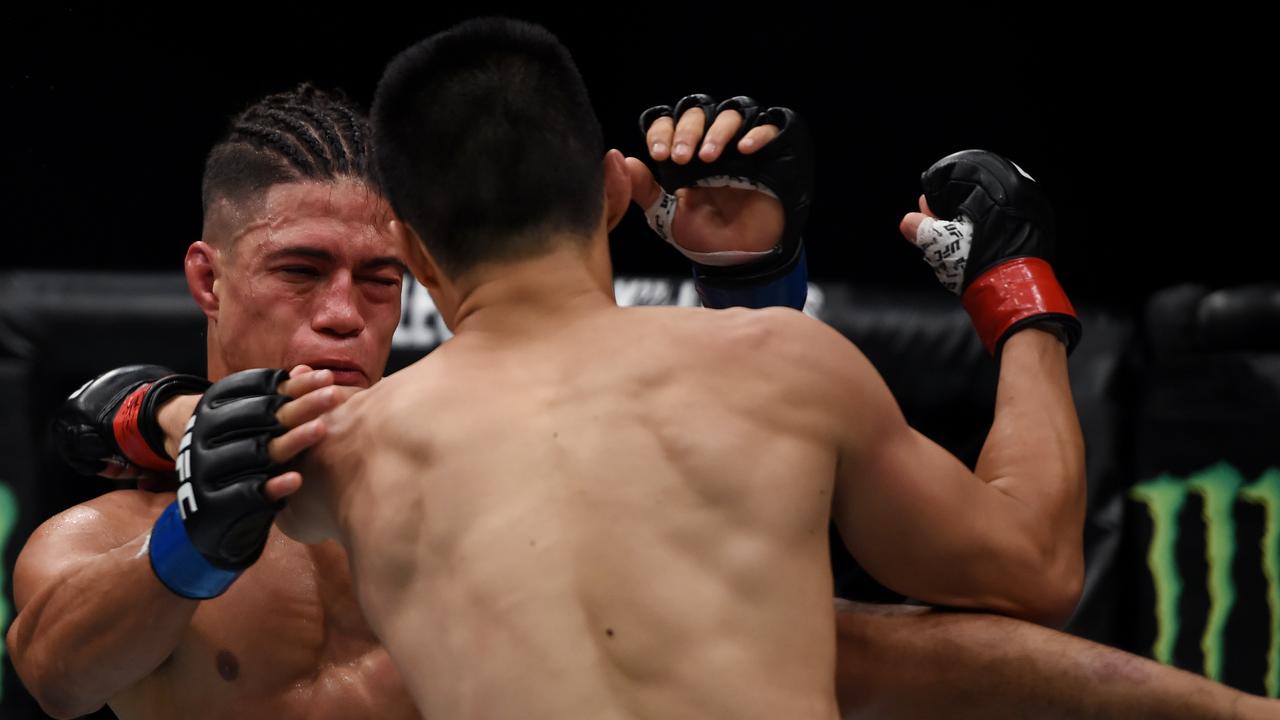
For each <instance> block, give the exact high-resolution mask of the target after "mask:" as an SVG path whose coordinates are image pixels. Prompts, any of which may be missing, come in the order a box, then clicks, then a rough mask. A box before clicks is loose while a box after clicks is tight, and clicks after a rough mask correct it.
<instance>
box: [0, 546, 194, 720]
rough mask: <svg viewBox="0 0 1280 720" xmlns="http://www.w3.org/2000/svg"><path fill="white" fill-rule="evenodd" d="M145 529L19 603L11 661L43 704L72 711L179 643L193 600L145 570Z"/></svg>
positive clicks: (108, 693) (114, 689) (129, 681)
mask: <svg viewBox="0 0 1280 720" xmlns="http://www.w3.org/2000/svg"><path fill="white" fill-rule="evenodd" d="M148 540H149V533H148V534H144V535H142V536H140V537H137V538H135V539H133V540H131V541H130V542H128V543H126V544H124V545H122V546H120V547H118V548H115V549H113V550H110V551H108V552H105V553H103V554H101V555H98V556H96V557H93V558H92V559H89V560H86V561H84V562H83V563H79V564H77V565H74V566H71V567H69V568H68V570H67V572H66V573H65V574H64V575H63V576H62V577H61V578H59V579H58V580H57V581H54V582H50V583H47V584H46V586H45V587H44V588H43V589H41V590H40V591H39V592H38V593H37V594H35V595H34V596H33V597H32V598H31V599H30V600H29V601H28V602H27V603H26V605H25V606H24V607H23V608H22V609H21V612H20V613H19V614H18V616H17V618H15V619H14V622H13V625H12V626H11V628H10V630H9V634H8V643H9V650H10V653H11V654H12V656H13V663H14V666H15V668H16V669H17V670H18V674H19V675H20V676H21V677H22V679H23V682H24V683H25V684H26V686H27V688H28V689H29V690H31V692H32V694H33V695H35V696H36V698H37V699H38V700H39V701H40V704H41V706H43V707H44V708H45V709H46V711H48V712H50V713H51V714H55V715H58V716H69V717H74V716H77V715H82V714H85V713H87V712H91V711H93V710H95V709H97V708H98V707H101V706H102V705H103V704H104V703H105V702H106V701H107V700H108V699H110V698H111V697H112V696H114V695H115V694H116V693H118V692H120V691H122V690H124V689H126V688H128V687H129V686H131V685H133V684H134V683H136V682H137V681H138V680H140V679H142V678H144V677H146V676H147V675H149V674H150V673H151V672H152V671H153V670H154V669H155V668H156V667H157V666H159V665H160V663H161V662H163V661H164V660H165V658H167V657H168V656H169V655H170V654H171V653H172V652H173V650H174V648H175V647H177V645H178V643H179V642H180V640H181V639H182V636H183V632H184V631H185V630H186V628H187V626H188V625H189V623H190V621H191V616H192V613H194V612H195V609H196V607H197V602H196V601H193V600H186V599H183V598H180V597H178V596H177V595H174V594H173V593H172V592H170V591H169V590H168V589H167V588H165V587H164V585H162V584H161V583H160V582H159V581H158V580H157V579H156V577H155V574H154V573H153V572H152V570H151V565H150V560H149V557H148V554H147V542H148Z"/></svg>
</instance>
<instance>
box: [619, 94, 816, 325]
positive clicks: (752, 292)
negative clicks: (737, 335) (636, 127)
mask: <svg viewBox="0 0 1280 720" xmlns="http://www.w3.org/2000/svg"><path fill="white" fill-rule="evenodd" d="M695 107H696V108H701V109H702V110H703V112H704V113H705V114H706V124H705V126H704V127H707V128H710V127H711V124H712V123H713V122H715V118H716V116H717V115H718V114H720V113H722V112H725V111H727V110H737V111H738V112H740V113H741V114H742V117H743V122H742V126H741V127H740V128H739V130H738V132H737V134H736V135H734V137H733V139H732V140H731V141H730V142H729V143H727V144H726V146H725V148H724V150H723V151H722V152H721V154H720V157H718V158H717V159H716V160H715V161H714V162H710V163H704V162H701V161H697V160H695V161H692V162H690V163H688V164H685V165H677V164H676V163H675V162H673V161H671V160H670V159H668V160H665V161H662V162H658V163H657V168H656V175H657V178H658V182H659V183H660V184H661V185H662V188H663V190H664V193H663V194H662V196H660V197H659V198H658V200H657V202H655V203H654V205H653V206H652V207H650V208H649V209H648V211H647V212H646V215H647V216H648V218H649V224H650V226H651V227H653V229H654V231H655V232H657V233H658V234H659V235H660V236H662V238H663V239H664V240H666V241H667V242H669V243H671V244H672V245H674V246H675V247H676V249H677V250H679V251H680V252H681V253H683V254H684V255H685V256H686V257H688V258H689V259H690V260H692V261H693V263H694V265H693V277H694V282H695V284H696V286H697V289H698V294H699V296H701V298H702V303H703V305H704V306H706V307H709V308H726V307H750V308H763V307H773V306H786V307H792V308H795V309H797V310H800V309H803V308H804V302H805V297H806V293H807V291H808V268H807V264H806V261H805V253H804V242H803V240H802V239H801V236H800V232H801V230H802V229H803V228H804V224H805V220H806V219H807V218H808V216H809V207H810V205H811V204H812V202H813V166H814V151H813V142H812V140H811V139H810V137H809V131H808V128H807V127H806V126H805V124H804V122H803V121H802V120H801V119H800V116H799V115H797V114H796V113H795V112H794V111H792V110H790V109H787V108H781V107H771V108H768V109H764V110H762V109H760V108H759V106H758V105H757V104H756V102H755V100H752V99H751V98H749V97H745V96H738V97H734V98H730V99H728V100H725V101H724V102H722V103H719V104H718V105H717V104H716V102H715V101H714V100H713V99H711V98H710V97H709V96H707V95H689V96H686V97H685V98H683V99H681V100H680V102H678V103H676V106H675V107H674V108H672V107H670V106H668V105H660V106H657V107H652V108H649V109H648V110H646V111H644V113H642V114H641V115H640V132H641V133H642V134H647V133H648V131H649V128H650V126H652V125H653V123H654V121H656V120H657V119H658V118H661V117H671V118H674V119H677V120H678V119H679V118H680V117H681V116H682V115H683V114H684V112H685V111H686V110H689V109H692V108H695ZM760 125H776V126H777V127H778V130H779V134H778V136H777V137H776V138H774V139H773V140H772V141H771V142H770V143H769V144H767V145H765V146H764V147H762V148H761V149H760V150H758V151H756V152H755V153H753V154H751V155H744V154H742V153H741V152H739V151H738V141H740V140H741V139H742V138H743V137H744V136H745V135H746V134H747V133H748V132H749V131H751V130H752V129H753V128H755V127H758V126H760ZM696 152H697V149H696V148H695V155H696ZM689 187H738V188H743V189H750V190H755V191H757V192H765V193H767V194H769V195H772V196H774V197H776V198H777V199H778V200H779V202H780V203H781V204H782V209H783V214H784V219H785V226H784V230H783V236H782V238H781V240H780V241H779V242H778V244H777V245H776V246H775V247H774V248H772V249H771V250H766V251H763V252H716V253H698V252H693V251H690V250H687V249H685V248H682V247H680V245H679V244H678V243H677V242H676V240H675V239H674V238H672V237H671V234H670V228H671V220H672V218H673V217H674V215H675V209H676V201H675V196H674V195H673V194H672V193H675V191H676V190H678V189H680V188H689Z"/></svg>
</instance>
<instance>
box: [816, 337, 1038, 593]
mask: <svg viewBox="0 0 1280 720" xmlns="http://www.w3.org/2000/svg"><path fill="white" fill-rule="evenodd" d="M847 362H848V363H849V365H850V367H847V368H844V369H843V370H842V372H843V377H842V378H841V380H842V381H843V383H844V384H845V386H846V388H845V392H844V393H842V394H841V395H842V396H843V399H844V402H845V403H846V408H844V409H843V411H844V414H843V416H841V420H840V421H839V425H840V428H841V430H840V431H841V432H842V433H843V434H842V436H841V437H840V438H839V440H838V443H839V451H838V457H839V459H838V463H837V477H836V491H835V493H834V498H833V508H832V514H833V519H834V520H835V522H836V524H837V526H838V527H839V529H840V535H841V537H842V538H843V539H844V541H845V543H846V545H848V547H849V550H850V552H851V553H852V554H853V555H854V557H856V558H857V559H858V561H859V562H860V563H861V564H862V565H863V566H864V567H865V568H866V569H867V571H868V572H870V573H871V574H872V575H873V576H875V577H876V579H877V580H879V581H880V582H882V583H884V584H885V585H887V586H888V587H890V588H892V589H894V590H896V591H898V592H901V593H903V594H906V595H908V596H911V597H914V598H917V599H920V600H925V601H929V602H935V603H942V604H954V605H962V606H973V605H988V604H991V603H993V602H998V601H995V600H993V599H992V598H990V597H987V591H994V592H993V593H992V594H994V595H999V594H1001V593H1000V592H999V591H1000V590H1001V584H1002V578H1001V577H1000V575H999V567H1000V562H999V561H998V558H1000V557H1005V556H1009V553H1008V552H1006V550H1008V548H1004V547H1002V545H1004V544H1010V545H1017V543H1018V538H1019V537H1020V535H1019V533H1017V532H1016V531H1015V529H1014V528H1012V527H1009V525H1010V523H1011V521H1014V520H1016V518H1017V517H1018V513H1017V509H1016V508H1015V507H1014V505H1016V503H1017V500H1015V499H1014V498H1012V497H1010V496H1008V495H1005V494H1004V493H1002V492H1000V490H999V489H998V488H996V487H993V486H990V485H988V484H987V483H984V482H983V481H982V480H980V479H979V478H978V477H977V476H976V475H974V474H973V472H971V471H970V470H969V468H967V467H965V465H964V464H963V463H961V462H960V461H959V460H958V459H957V458H956V457H955V456H954V455H952V454H951V453H950V452H948V451H947V450H946V449H944V448H942V447H941V446H939V445H938V444H937V443H935V442H933V441H932V440H930V439H929V438H927V437H925V436H924V435H922V434H920V433H919V432H918V431H916V430H915V429H914V428H912V427H910V426H909V425H908V424H907V422H906V420H905V418H904V417H903V416H902V412H901V410H900V409H899V407H898V405H897V401H896V400H895V399H894V398H893V396H892V395H891V394H890V392H889V389H888V387H887V386H885V384H884V381H883V380H882V379H881V378H880V376H879V374H878V373H877V372H876V371H875V369H874V368H873V367H871V366H870V363H868V362H867V361H866V359H865V358H862V356H861V354H860V353H857V357H856V358H855V357H850V358H848V359H847ZM988 561H990V562H988Z"/></svg>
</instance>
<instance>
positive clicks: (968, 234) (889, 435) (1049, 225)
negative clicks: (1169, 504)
mask: <svg viewBox="0 0 1280 720" xmlns="http://www.w3.org/2000/svg"><path fill="white" fill-rule="evenodd" d="M921 182H922V184H923V186H924V190H925V195H924V196H922V197H921V199H920V209H921V212H919V213H910V214H908V215H907V216H906V217H905V218H904V219H903V222H902V224H901V226H900V227H901V230H902V232H903V234H904V236H906V237H907V239H908V240H911V241H912V242H913V243H915V244H916V245H917V246H918V247H920V249H921V250H923V251H924V252H925V260H926V261H927V262H928V263H929V264H930V265H931V266H932V267H933V268H934V272H935V274H936V275H937V276H938V279H939V280H940V281H941V282H942V284H943V285H944V286H945V287H946V288H947V289H949V290H951V291H952V292H954V293H956V294H957V295H959V296H960V299H961V301H962V303H963V305H964V307H965V309H966V310H967V311H968V313H969V316H970V318H971V319H972V320H973V322H974V328H975V329H976V330H977V332H978V335H979V337H980V338H981V340H982V342H983V344H984V345H985V346H986V348H987V349H988V351H990V352H991V353H992V354H993V355H994V356H995V357H996V359H997V360H999V361H1000V380H999V386H998V388H997V397H996V413H995V420H994V423H993V425H992V427H991V430H990V432H989V434H988V436H987V441H986V443H985V444H984V446H983V449H982V453H981V455H980V456H979V459H978V464H977V466H976V467H975V471H974V472H973V473H970V472H969V471H968V469H966V468H965V467H964V466H962V465H961V464H960V463H959V462H958V461H957V460H956V459H955V458H954V457H952V456H951V455H950V454H948V453H946V452H944V451H942V450H941V448H938V447H937V446H936V445H934V444H933V443H932V442H929V441H928V440H926V439H925V438H924V437H923V436H921V435H919V433H916V432H915V431H913V430H911V429H910V428H908V427H907V426H906V423H905V422H903V420H902V415H901V413H900V412H899V410H898V408H897V407H896V406H895V405H893V404H892V403H891V402H888V401H886V398H887V392H885V391H883V389H882V388H883V382H882V381H881V380H880V379H879V378H878V377H875V376H874V373H870V372H862V373H861V375H863V378H861V379H859V378H857V377H856V376H853V377H846V378H845V379H844V382H846V383H853V384H855V385H857V384H858V383H859V382H860V383H861V385H862V386H863V388H864V389H865V390H866V391H868V392H870V396H868V397H867V398H865V400H866V401H867V402H868V403H869V405H870V407H871V408H872V410H871V412H872V417H875V418H882V419H883V422H882V423H881V424H878V425H875V426H871V427H866V426H863V427H861V428H860V432H861V433H862V434H861V435H858V434H856V432H857V430H855V435H853V436H848V437H844V438H841V440H840V448H841V450H840V469H841V472H840V487H839V488H838V490H837V497H836V516H837V520H838V521H840V529H841V533H842V535H844V537H845V539H846V542H848V543H850V545H851V547H854V546H856V547H861V548H862V553H863V554H862V555H859V558H862V557H863V555H867V553H871V555H868V556H867V557H868V559H867V560H865V561H864V563H863V564H864V565H865V566H866V567H867V569H868V570H869V571H870V572H871V573H872V574H873V575H875V576H876V577H877V578H879V579H881V580H882V581H884V582H885V583H886V584H889V585H890V586H891V587H893V586H894V580H893V579H892V578H894V577H895V576H897V582H898V583H899V586H898V587H897V588H896V589H898V590H899V591H901V592H904V593H906V594H908V595H912V596H915V597H918V598H920V599H924V600H928V601H931V602H935V603H942V604H951V605H959V606H965V607H981V608H988V609H992V610H997V611H1000V612H1004V613H1007V614H1012V615H1017V616H1020V617H1023V618H1027V619H1032V620H1035V621H1037V622H1044V623H1049V624H1056V623H1060V622H1065V621H1066V619H1067V618H1068V617H1069V616H1070V613H1071V611H1072V609H1073V608H1074V605H1075V602H1076V600H1077V599H1078V597H1079V592H1080V587H1081V585H1082V582H1083V579H1082V578H1083V564H1084V563H1083V537H1082V535H1083V532H1082V531H1083V523H1084V509H1085V482H1084V443H1083V440H1082V438H1081V434H1080V423H1079V420H1078V419H1077V417H1076V413H1075V406H1074V404H1073V403H1072V399H1071V389H1070V385H1069V383H1068V380H1067V353H1068V352H1069V351H1070V348H1071V347H1073V346H1074V345H1075V343H1076V342H1077V341H1078V340H1079V338H1080V332H1081V328H1080V322H1079V320H1078V319H1077V318H1076V316H1075V310H1074V308H1072V306H1071V303H1070V301H1069V300H1068V299H1067V297H1066V294H1065V293H1064V292H1063V290H1062V288H1061V286H1059V284H1058V281H1057V279H1056V278H1055V276H1054V274H1053V271H1052V269H1051V267H1050V264H1049V259H1050V258H1051V256H1052V254H1053V249H1054V248H1053V246H1054V226H1053V213H1052V210H1051V208H1050V207H1049V202H1048V199H1047V198H1046V197H1045V194H1044V192H1043V191H1042V190H1041V188H1040V186H1039V184H1038V183H1037V182H1036V181H1035V180H1034V179H1033V178H1032V177H1031V176H1030V175H1028V174H1027V173H1026V172H1025V171H1023V170H1022V169H1021V168H1019V167H1018V166H1017V165H1015V164H1014V163H1012V162H1011V161H1009V160H1007V159H1005V158H1003V157H1000V156H999V155H996V154H994V153H990V152H986V151H982V150H966V151H963V152H959V153H955V154H953V155H949V156H947V157H945V158H943V159H942V160H940V161H938V162H937V163H934V165H933V166H932V167H930V168H929V169H928V170H927V171H925V173H924V174H923V175H922V177H921ZM933 210H937V212H938V215H935V214H934V212H933ZM939 215H940V216H941V218H945V219H939V217H938V216H939ZM864 362H865V361H864ZM832 370H833V372H838V371H836V370H835V369H834V368H833V369H832ZM957 381H960V382H963V379H959V378H958V379H957ZM853 407H858V406H857V405H855V406H853ZM852 427H854V428H855V429H857V428H858V426H857V424H856V423H855V424H854V425H853V426H852ZM912 508H915V509H916V514H914V515H913V514H912V512H911V511H912ZM896 523H902V524H901V525H897V524H896ZM895 527H897V528H898V529H899V532H898V533H897V534H896V535H897V536H896V537H894V529H895ZM844 533H848V534H847V535H845V534H844ZM889 537H893V542H892V543H891V544H890V545H888V546H884V545H878V544H877V543H876V541H877V540H878V541H880V543H883V542H884V541H885V539H886V538H889ZM885 548H887V549H885ZM895 563H904V564H905V565H906V566H907V569H906V570H903V569H902V568H901V567H900V566H895V565H894V564H895ZM917 563H924V564H923V565H921V566H919V567H917V566H916V564H917ZM921 567H924V568H927V570H928V571H927V572H923V573H921V572H920V568H921ZM913 573H915V576H914V577H910V576H911V575H912V574H913Z"/></svg>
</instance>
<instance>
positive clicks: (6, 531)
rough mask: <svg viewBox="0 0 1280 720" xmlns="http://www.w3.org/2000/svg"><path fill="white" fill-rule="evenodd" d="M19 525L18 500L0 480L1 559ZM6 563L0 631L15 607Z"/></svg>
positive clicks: (0, 578) (0, 682)
mask: <svg viewBox="0 0 1280 720" xmlns="http://www.w3.org/2000/svg"><path fill="white" fill-rule="evenodd" d="M17 527H18V500H17V498H15V497H14V496H13V491H11V490H10V489H9V486H8V485H6V484H5V483H4V482H3V481H0V559H2V558H4V557H6V551H7V548H8V545H9V538H11V537H13V531H14V530H15V529H16V528H17ZM4 570H5V565H4V563H3V562H0V633H4V632H8V630H9V620H10V616H11V615H12V614H13V609H12V608H10V607H9V597H8V596H7V595H6V594H5V593H4V587H5V585H7V584H8V580H7V578H5V572H4ZM3 658H4V643H3V642H0V659H3ZM3 697H4V676H3V674H0V698H3Z"/></svg>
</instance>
